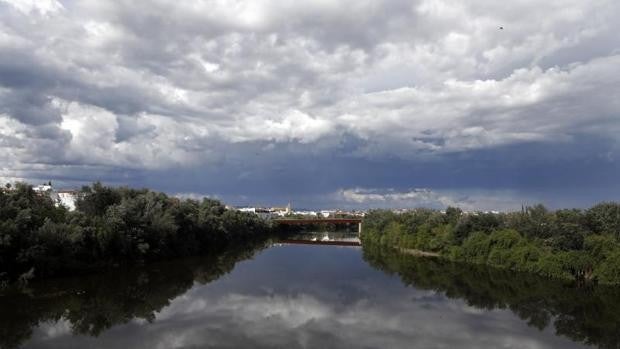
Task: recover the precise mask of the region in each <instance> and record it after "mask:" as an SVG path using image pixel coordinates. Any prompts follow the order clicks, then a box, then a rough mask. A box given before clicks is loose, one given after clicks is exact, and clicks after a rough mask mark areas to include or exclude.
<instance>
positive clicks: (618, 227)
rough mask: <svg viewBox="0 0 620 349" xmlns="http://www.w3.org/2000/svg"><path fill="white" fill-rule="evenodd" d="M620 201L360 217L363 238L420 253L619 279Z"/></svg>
mask: <svg viewBox="0 0 620 349" xmlns="http://www.w3.org/2000/svg"><path fill="white" fill-rule="evenodd" d="M619 235H620V205H619V204H617V203H602V204H599V205H596V206H594V207H592V208H590V209H588V210H576V209H573V210H558V211H549V210H547V209H546V208H544V207H542V206H540V205H539V206H535V207H528V208H525V209H524V210H523V211H521V212H512V213H500V214H495V213H481V212H477V213H463V212H462V211H460V210H458V209H455V208H449V209H448V210H447V211H445V212H440V211H435V210H429V209H417V210H413V211H410V212H407V213H403V214H395V213H392V212H390V211H384V210H374V211H371V212H369V214H368V215H367V216H366V217H365V219H364V230H363V232H362V236H361V238H362V243H363V244H364V245H367V244H372V245H379V246H383V247H390V248H391V247H396V249H397V250H400V251H403V252H404V253H407V254H413V255H418V256H431V255H432V256H434V257H439V258H443V259H447V260H451V261H458V262H465V263H470V264H484V265H489V266H492V267H495V268H500V269H508V270H514V271H523V272H529V273H534V274H538V275H542V276H545V277H552V278H559V279H564V280H573V281H577V282H586V283H601V284H609V285H617V284H620V242H619V238H620V236H619Z"/></svg>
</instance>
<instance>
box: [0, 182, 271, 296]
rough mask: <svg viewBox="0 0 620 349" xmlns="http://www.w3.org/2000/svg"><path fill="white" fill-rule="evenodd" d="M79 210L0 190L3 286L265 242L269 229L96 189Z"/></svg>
mask: <svg viewBox="0 0 620 349" xmlns="http://www.w3.org/2000/svg"><path fill="white" fill-rule="evenodd" d="M77 196H78V200H77V202H76V209H75V210H74V211H69V210H68V209H67V208H65V207H63V206H57V205H56V204H55V202H53V201H52V200H51V199H50V197H49V196H48V195H44V194H41V193H38V192H35V191H34V190H33V188H32V186H30V185H27V184H23V183H18V184H17V185H16V186H15V187H14V188H11V190H3V191H0V286H1V285H5V286H6V285H7V284H11V283H15V282H17V283H21V284H25V283H28V282H29V281H30V280H32V279H35V278H36V279H38V278H46V277H52V276H63V275H75V274H76V273H88V272H94V271H97V270H105V269H114V268H119V267H123V266H130V265H135V264H142V263H147V262H153V261H162V260H170V259H174V258H179V257H187V256H200V255H210V254H214V255H215V254H218V253H221V252H223V251H225V250H227V249H230V248H233V247H234V246H235V245H238V244H240V243H247V242H251V241H257V240H262V239H266V238H267V237H268V236H269V235H270V234H271V232H272V229H271V227H270V226H269V224H268V223H267V222H266V221H264V220H263V219H261V218H260V217H258V216H257V215H254V214H251V213H244V212H239V211H236V210H228V209H226V207H225V206H224V205H223V204H222V203H220V202H219V201H217V200H213V199H208V198H205V199H202V200H201V201H196V200H180V199H178V198H175V197H169V196H167V195H166V194H164V193H158V192H153V191H150V190H148V189H131V188H126V187H120V188H112V187H106V186H103V185H101V184H100V183H95V184H93V185H92V186H85V187H83V188H82V189H81V190H80V191H79V193H78V194H77Z"/></svg>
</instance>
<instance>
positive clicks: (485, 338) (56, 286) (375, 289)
mask: <svg viewBox="0 0 620 349" xmlns="http://www.w3.org/2000/svg"><path fill="white" fill-rule="evenodd" d="M252 256H253V257H252ZM619 300H620V297H619V296H618V293H617V292H616V291H615V290H599V289H583V288H578V289H576V288H575V287H572V286H567V285H563V284H560V283H549V282H548V281H547V282H542V281H541V280H540V279H537V278H533V277H529V276H527V277H525V276H518V277H515V275H514V274H511V273H501V272H497V271H492V270H491V271H489V270H487V269H484V268H478V269H476V268H463V267H462V266H457V265H453V264H447V263H442V262H439V261H436V260H429V259H420V258H413V257H409V256H400V255H394V254H393V253H390V252H389V251H381V250H376V251H371V250H369V249H367V250H366V251H363V250H362V249H361V248H356V247H337V246H300V245H279V244H275V245H273V246H272V247H269V248H266V249H262V250H258V252H255V251H254V250H251V249H248V250H245V251H234V252H231V253H229V254H226V255H222V256H219V257H218V258H217V259H191V260H184V261H176V262H171V263H164V264H158V265H152V266H149V267H147V268H142V269H134V270H130V271H126V272H116V273H111V274H106V275H98V276H90V277H87V278H84V277H82V278H79V279H78V278H75V279H65V280H55V281H48V282H46V283H40V284H36V285H31V286H30V289H28V290H26V291H25V292H20V293H17V292H16V291H15V292H8V294H6V293H5V294H4V295H3V296H0V309H1V310H2V311H1V313H0V345H1V346H2V347H6V348H8V347H24V348H149V349H151V348H195V347H218V348H220V347H221V348H246V347H247V348H250V347H251V348H297V347H301V348H354V347H357V348H411V347H416V348H583V347H588V344H587V343H589V344H590V345H591V347H601V348H615V347H618V343H620V334H619V332H620V331H619V329H618V317H619V314H620V309H618V308H620V302H619Z"/></svg>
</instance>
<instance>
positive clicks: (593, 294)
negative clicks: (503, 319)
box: [364, 245, 620, 348]
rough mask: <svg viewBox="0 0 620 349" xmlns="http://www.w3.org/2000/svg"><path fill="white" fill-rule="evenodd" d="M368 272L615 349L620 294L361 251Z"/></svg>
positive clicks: (382, 251)
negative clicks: (504, 311)
mask: <svg viewBox="0 0 620 349" xmlns="http://www.w3.org/2000/svg"><path fill="white" fill-rule="evenodd" d="M364 259H365V260H366V261H367V262H368V263H369V264H370V265H372V266H373V267H375V268H378V269H380V270H382V271H384V272H386V273H388V274H396V275H398V276H399V277H400V279H401V280H402V282H403V283H404V284H406V285H408V286H413V287H415V288H418V289H426V290H433V291H437V292H440V293H443V294H444V295H445V296H447V297H449V298H456V299H463V300H465V301H466V302H467V304H469V305H470V306H474V307H477V308H481V309H486V310H493V309H510V310H511V311H512V312H513V313H515V314H516V315H517V316H519V317H520V318H521V319H523V320H525V321H526V322H527V324H528V325H529V326H532V327H535V328H538V329H539V330H543V329H545V328H546V327H548V326H550V325H553V326H554V327H555V331H556V334H557V335H561V336H566V337H568V338H570V339H571V340H573V341H577V342H582V343H585V344H590V345H596V346H598V347H599V348H620V289H618V288H612V287H600V286H588V287H578V286H576V285H574V284H569V283H565V282H559V281H557V280H550V279H546V278H541V277H538V276H536V275H530V274H523V273H515V272H511V271H505V270H498V269H493V268H489V267H485V266H477V265H463V264H457V263H451V262H447V261H444V260H441V259H437V258H423V257H415V256H411V255H407V254H399V253H396V252H395V251H393V250H387V249H385V248H376V247H374V246H368V245H366V246H364Z"/></svg>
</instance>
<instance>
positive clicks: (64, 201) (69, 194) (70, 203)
mask: <svg viewBox="0 0 620 349" xmlns="http://www.w3.org/2000/svg"><path fill="white" fill-rule="evenodd" d="M56 195H57V196H58V199H57V201H56V204H57V205H58V204H60V205H63V206H64V207H66V208H67V209H68V210H69V211H75V208H76V206H75V204H76V203H77V199H78V192H77V191H75V190H60V191H57V192H56Z"/></svg>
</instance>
